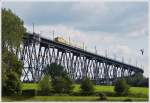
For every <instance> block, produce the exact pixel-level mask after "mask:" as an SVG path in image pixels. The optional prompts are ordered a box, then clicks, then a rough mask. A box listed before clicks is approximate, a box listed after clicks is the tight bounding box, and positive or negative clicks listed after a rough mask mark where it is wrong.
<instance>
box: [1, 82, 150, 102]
mask: <svg viewBox="0 0 150 103" xmlns="http://www.w3.org/2000/svg"><path fill="white" fill-rule="evenodd" d="M113 88H114V87H113V86H100V85H96V86H95V92H107V93H114V90H113ZM22 89H23V90H26V89H36V90H38V85H37V84H35V83H24V84H23V85H22ZM73 92H80V85H74V90H73ZM130 93H131V94H132V95H129V96H127V97H115V96H107V97H108V101H124V100H125V99H128V98H130V99H132V101H134V102H135V101H148V93H149V92H148V88H146V87H131V88H130ZM98 98H99V97H98V96H68V95H66V96H63V95H62V96H60V95H55V96H34V97H25V96H11V97H2V101H7V102H9V101H99V100H98Z"/></svg>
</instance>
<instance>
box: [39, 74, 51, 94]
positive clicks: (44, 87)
mask: <svg viewBox="0 0 150 103" xmlns="http://www.w3.org/2000/svg"><path fill="white" fill-rule="evenodd" d="M38 86H39V90H40V92H41V95H50V94H51V92H52V83H51V80H50V77H49V76H47V75H45V76H44V77H43V79H42V80H41V81H40V82H39V84H38Z"/></svg>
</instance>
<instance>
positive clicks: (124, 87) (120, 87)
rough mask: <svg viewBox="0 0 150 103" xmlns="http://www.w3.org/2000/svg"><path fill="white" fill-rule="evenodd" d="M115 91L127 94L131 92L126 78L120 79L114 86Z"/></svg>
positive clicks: (118, 93)
mask: <svg viewBox="0 0 150 103" xmlns="http://www.w3.org/2000/svg"><path fill="white" fill-rule="evenodd" d="M114 91H115V92H116V94H117V95H127V94H128V93H129V85H128V84H127V83H126V81H125V79H119V80H118V81H117V82H116V84H115V87H114Z"/></svg>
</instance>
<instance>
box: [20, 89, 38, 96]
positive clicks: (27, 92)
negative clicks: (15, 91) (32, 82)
mask: <svg viewBox="0 0 150 103" xmlns="http://www.w3.org/2000/svg"><path fill="white" fill-rule="evenodd" d="M36 95H37V91H36V90H35V89H27V90H22V96H36Z"/></svg>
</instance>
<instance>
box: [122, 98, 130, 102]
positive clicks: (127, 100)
mask: <svg viewBox="0 0 150 103" xmlns="http://www.w3.org/2000/svg"><path fill="white" fill-rule="evenodd" d="M124 101H126V102H129V101H132V99H130V98H128V99H125V100H124Z"/></svg>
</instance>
